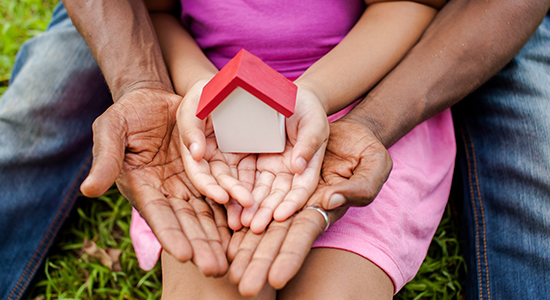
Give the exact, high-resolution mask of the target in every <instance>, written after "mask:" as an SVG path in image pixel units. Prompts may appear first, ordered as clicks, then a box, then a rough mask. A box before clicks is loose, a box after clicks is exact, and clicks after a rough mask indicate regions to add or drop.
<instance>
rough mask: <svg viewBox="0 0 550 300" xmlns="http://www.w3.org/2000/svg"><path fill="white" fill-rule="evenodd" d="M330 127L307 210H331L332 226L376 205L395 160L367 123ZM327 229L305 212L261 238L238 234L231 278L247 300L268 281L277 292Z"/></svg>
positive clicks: (319, 218)
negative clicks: (351, 211) (359, 209)
mask: <svg viewBox="0 0 550 300" xmlns="http://www.w3.org/2000/svg"><path fill="white" fill-rule="evenodd" d="M330 126H331V127H330V129H331V135H330V138H329V142H328V146H327V152H326V155H325V160H324V163H323V169H322V172H321V179H320V181H319V185H318V187H317V190H316V191H315V193H314V194H313V196H312V197H311V199H310V200H309V201H308V203H307V204H306V206H319V207H322V208H324V209H326V210H328V209H329V208H330V209H331V210H328V211H327V212H328V214H329V217H330V220H331V223H333V222H335V221H337V220H338V219H339V218H341V217H342V216H343V215H344V213H345V211H346V210H347V209H348V207H349V206H364V205H368V204H370V203H371V202H372V200H373V199H374V197H375V196H376V195H377V194H378V192H379V191H380V189H381V188H382V184H383V183H384V182H385V181H386V179H387V178H388V176H389V172H390V170H391V166H392V162H391V158H390V156H389V154H388V152H387V150H386V149H385V147H384V146H383V145H382V144H381V143H380V142H379V141H378V139H377V138H376V137H375V136H374V135H373V134H372V132H371V131H370V130H369V129H368V128H366V127H365V126H364V125H361V124H358V123H355V122H353V121H348V120H345V119H343V120H340V121H337V122H334V123H332V124H331V125H330ZM331 200H332V201H331ZM336 200H337V201H336ZM324 228H325V220H324V218H323V217H322V215H321V214H320V213H319V212H316V211H315V210H312V209H306V210H302V211H300V212H299V213H298V214H297V215H296V216H294V217H293V219H292V220H290V219H289V220H287V221H285V222H278V221H273V222H272V223H271V224H270V225H269V227H268V229H267V231H266V232H265V233H263V234H259V235H258V234H255V233H254V232H252V231H248V232H246V235H245V236H244V237H243V236H242V235H239V236H235V237H234V238H232V240H231V243H230V245H229V249H228V253H229V254H230V258H232V259H233V263H232V264H231V266H230V269H229V278H230V280H231V281H232V282H233V283H235V284H238V285H239V291H240V293H241V294H242V295H244V296H248V297H250V296H253V295H255V294H257V293H258V292H259V291H260V289H261V287H262V286H263V285H264V284H265V282H266V281H268V282H269V283H270V285H271V286H273V287H274V288H276V289H280V288H283V287H284V286H285V285H286V284H287V283H288V282H289V281H290V279H292V277H294V275H296V273H297V272H298V270H299V269H300V267H301V265H302V263H303V262H304V259H305V257H306V256H307V254H308V253H309V250H310V249H311V245H312V244H313V242H314V241H315V240H316V239H317V237H318V236H319V235H320V234H321V233H322V232H323V230H324Z"/></svg>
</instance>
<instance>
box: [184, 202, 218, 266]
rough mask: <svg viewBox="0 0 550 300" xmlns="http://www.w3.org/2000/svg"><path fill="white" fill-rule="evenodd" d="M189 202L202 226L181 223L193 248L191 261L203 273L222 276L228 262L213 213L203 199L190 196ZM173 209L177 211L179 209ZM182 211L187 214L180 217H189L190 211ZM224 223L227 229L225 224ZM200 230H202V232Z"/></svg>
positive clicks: (192, 223)
mask: <svg viewBox="0 0 550 300" xmlns="http://www.w3.org/2000/svg"><path fill="white" fill-rule="evenodd" d="M180 201H181V200H180ZM189 204H190V205H191V207H192V209H193V210H194V213H195V215H196V217H197V219H198V221H199V225H200V226H201V227H202V228H196V227H195V224H196V223H195V222H187V224H185V225H184V224H182V226H183V229H184V232H185V233H186V235H187V237H188V239H189V241H190V242H191V245H192V247H193V250H194V251H193V261H194V262H195V265H197V267H198V268H199V269H200V270H201V271H202V273H203V274H204V275H206V276H222V275H224V274H225V273H226V272H227V268H228V262H227V258H226V255H225V249H224V247H223V245H222V240H221V236H220V232H219V227H218V224H217V223H216V221H215V220H214V214H213V212H212V210H211V209H210V207H209V205H208V204H207V203H206V202H205V201H204V200H203V199H198V198H192V199H190V200H189ZM174 209H176V207H174ZM175 211H176V212H179V211H181V209H178V210H175ZM184 213H185V214H187V215H185V214H184V215H183V216H182V217H184V218H187V219H189V218H190V216H189V214H191V212H190V211H185V210H184ZM182 221H183V222H185V221H186V220H181V218H180V222H182ZM220 221H222V224H223V223H224V222H223V220H220ZM189 224H191V225H189ZM224 225H225V228H226V229H227V225H226V224H224ZM201 229H202V230H201ZM191 230H193V232H191ZM201 231H202V232H204V234H203V233H202V232H201ZM205 242H206V243H207V244H206V245H205Z"/></svg>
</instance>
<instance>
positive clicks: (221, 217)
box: [204, 198, 231, 252]
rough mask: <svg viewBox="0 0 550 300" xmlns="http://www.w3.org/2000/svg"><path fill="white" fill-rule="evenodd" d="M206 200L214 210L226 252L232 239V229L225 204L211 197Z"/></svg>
mask: <svg viewBox="0 0 550 300" xmlns="http://www.w3.org/2000/svg"><path fill="white" fill-rule="evenodd" d="M204 200H205V201H206V203H207V204H208V206H210V209H211V210H212V213H213V215H214V222H216V226H217V227H218V233H219V235H220V239H221V244H222V248H223V250H224V252H227V248H228V247H229V241H230V240H231V230H230V229H229V228H228V221H227V216H226V211H225V209H224V208H223V206H221V205H219V204H218V203H216V202H214V201H212V200H211V199H208V198H205V199H204Z"/></svg>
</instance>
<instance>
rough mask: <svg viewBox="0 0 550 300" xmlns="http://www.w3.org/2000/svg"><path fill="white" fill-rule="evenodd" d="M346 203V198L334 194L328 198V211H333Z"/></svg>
mask: <svg viewBox="0 0 550 300" xmlns="http://www.w3.org/2000/svg"><path fill="white" fill-rule="evenodd" d="M344 202H346V198H344V196H342V195H340V194H334V195H332V196H330V201H329V202H328V209H334V208H337V207H339V206H341V205H342V204H344Z"/></svg>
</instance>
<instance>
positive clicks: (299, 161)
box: [296, 157, 307, 172]
mask: <svg viewBox="0 0 550 300" xmlns="http://www.w3.org/2000/svg"><path fill="white" fill-rule="evenodd" d="M296 165H297V166H298V168H300V170H302V172H303V171H304V170H305V169H306V166H307V162H306V160H305V159H304V158H303V157H298V159H297V160H296Z"/></svg>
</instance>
